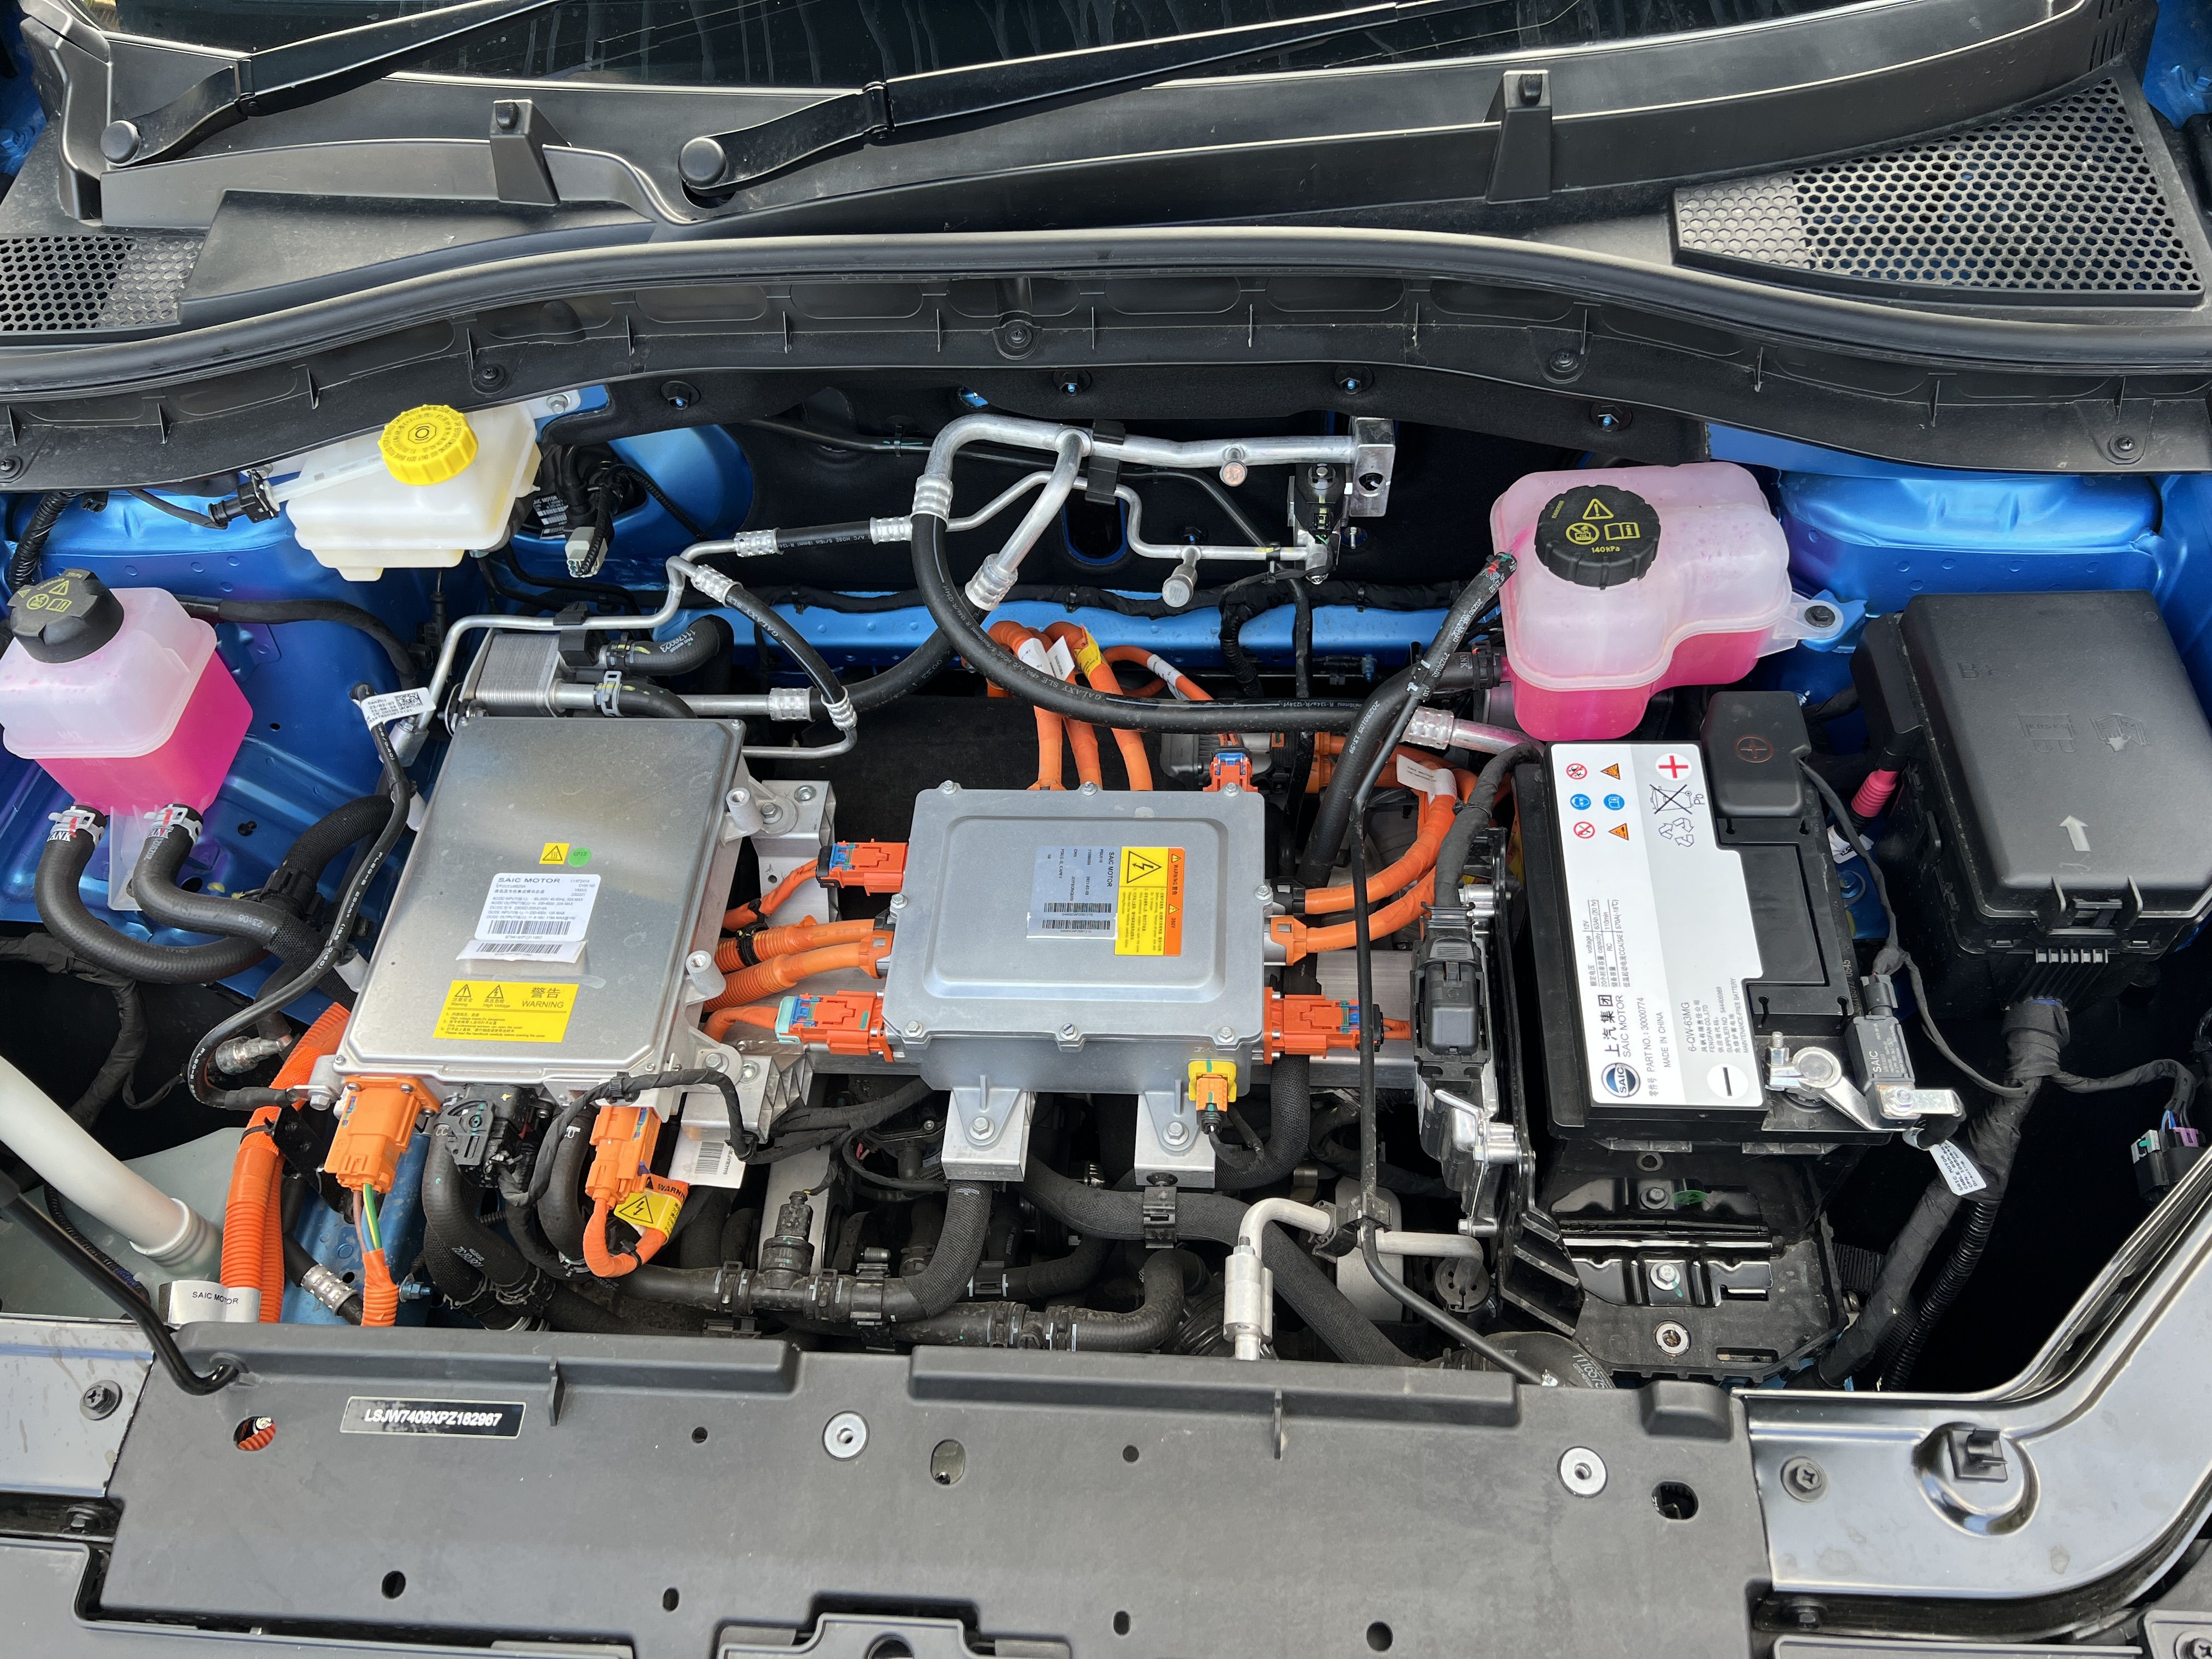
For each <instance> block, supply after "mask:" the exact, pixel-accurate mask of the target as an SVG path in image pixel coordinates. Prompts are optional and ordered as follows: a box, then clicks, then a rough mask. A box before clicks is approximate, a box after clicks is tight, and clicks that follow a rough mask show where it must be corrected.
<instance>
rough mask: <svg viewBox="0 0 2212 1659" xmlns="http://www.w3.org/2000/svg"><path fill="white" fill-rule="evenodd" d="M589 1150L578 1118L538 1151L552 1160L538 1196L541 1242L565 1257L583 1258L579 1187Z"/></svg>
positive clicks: (586, 1134)
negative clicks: (548, 1144)
mask: <svg viewBox="0 0 2212 1659" xmlns="http://www.w3.org/2000/svg"><path fill="white" fill-rule="evenodd" d="M591 1154H592V1137H591V1132H590V1130H589V1129H588V1128H587V1127H586V1126H585V1125H584V1123H583V1122H582V1121H580V1119H579V1120H575V1121H571V1122H570V1123H569V1124H568V1125H566V1126H565V1127H562V1130H561V1135H560V1139H559V1140H558V1141H557V1142H556V1144H555V1145H553V1146H550V1147H548V1148H546V1149H545V1150H544V1152H540V1153H538V1157H539V1158H550V1159H551V1160H552V1165H553V1178H552V1180H551V1181H550V1182H549V1183H548V1184H547V1186H546V1188H545V1194H544V1197H542V1198H540V1199H539V1200H538V1225H539V1226H540V1227H542V1228H544V1230H545V1242H546V1243H549V1244H550V1245H551V1246H552V1247H553V1248H554V1249H556V1250H558V1251H560V1253H561V1255H562V1257H563V1258H564V1259H565V1260H567V1261H582V1260H583V1259H584V1209H583V1202H582V1199H581V1197H580V1188H581V1187H582V1185H583V1181H584V1163H585V1160H586V1159H587V1158H590V1156H591Z"/></svg>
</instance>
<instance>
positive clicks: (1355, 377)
mask: <svg viewBox="0 0 2212 1659" xmlns="http://www.w3.org/2000/svg"><path fill="white" fill-rule="evenodd" d="M1367 386H1368V380H1367V376H1366V375H1365V374H1364V373H1362V372H1361V371H1360V370H1358V369H1356V368H1340V369H1339V370H1337V371H1336V389H1337V390H1338V391H1339V392H1344V393H1346V394H1347V395H1348V396H1351V397H1354V398H1356V397H1358V395H1359V394H1360V393H1361V392H1364V391H1366V390H1367Z"/></svg>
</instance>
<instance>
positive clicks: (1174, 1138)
mask: <svg viewBox="0 0 2212 1659" xmlns="http://www.w3.org/2000/svg"><path fill="white" fill-rule="evenodd" d="M1160 1139H1162V1140H1164V1141H1165V1142H1166V1143H1167V1144H1168V1145H1169V1146H1182V1144H1183V1143H1184V1142H1185V1141H1187V1140H1188V1139H1190V1125H1189V1124H1188V1123H1185V1122H1184V1121H1182V1119H1181V1118H1170V1119H1169V1120H1168V1123H1167V1126H1166V1127H1164V1128H1163V1129H1162V1130H1161V1131H1160Z"/></svg>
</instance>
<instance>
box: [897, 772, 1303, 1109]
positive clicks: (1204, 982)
mask: <svg viewBox="0 0 2212 1659" xmlns="http://www.w3.org/2000/svg"><path fill="white" fill-rule="evenodd" d="M1263 811H1264V809H1263V807H1262V805H1261V800H1260V798H1259V797H1258V796H1257V795H1255V794H1253V793H1250V792H1249V790H1235V791H1231V790H1222V791H1218V792H1214V793H1190V794H1183V793H1172V794H1170V793H1158V794H1153V793H1101V794H1084V793H1046V792H1039V791H1034V790H1006V789H989V790H985V789H960V788H957V787H954V786H952V785H951V784H947V785H945V787H942V788H940V789H933V790H931V791H929V792H927V793H925V794H923V795H922V796H921V798H920V799H918V800H917V801H916V802H915V811H914V828H913V831H912V833H911V836H910V837H909V839H908V845H907V864H906V884H905V888H904V896H905V902H904V903H903V904H902V905H901V906H900V907H899V908H898V910H897V913H896V914H897V916H898V944H897V946H896V949H895V950H894V951H892V953H891V961H890V974H889V975H888V977H887V979H886V981H885V983H884V1019H885V1022H886V1023H887V1024H888V1025H889V1026H890V1030H891V1033H892V1036H893V1037H894V1039H895V1040H896V1042H898V1043H899V1045H900V1048H901V1049H902V1052H903V1053H904V1054H906V1056H907V1058H908V1060H910V1061H911V1062H913V1064H914V1065H915V1067H916V1068H917V1069H918V1070H919V1071H920V1072H921V1074H922V1075H923V1076H924V1077H926V1078H927V1079H929V1080H930V1082H932V1083H933V1084H934V1085H937V1086H938V1087H939V1088H941V1089H967V1088H973V1087H975V1086H977V1085H979V1083H981V1080H982V1079H988V1080H989V1084H990V1086H991V1087H993V1088H1000V1087H1005V1088H1009V1089H1015V1090H1024V1091H1030V1090H1038V1089H1071V1090H1073V1089H1082V1090H1095V1091H1102V1092H1107V1093H1121V1094H1141V1093H1144V1092H1146V1091H1164V1090H1176V1089H1179V1088H1180V1087H1181V1086H1182V1083H1183V1080H1184V1079H1185V1078H1186V1076H1187V1074H1188V1069H1189V1066H1190V1062H1191V1061H1192V1060H1222V1059H1231V1060H1236V1061H1237V1066H1238V1086H1239V1088H1240V1090H1241V1088H1242V1087H1243V1084H1244V1082H1245V1080H1246V1078H1245V1072H1246V1067H1247V1065H1248V1063H1249V1060H1250V1059H1251V1058H1252V1056H1253V1054H1254V1053H1255V1050H1256V1048H1257V1044H1258V1040H1259V1038H1260V1036H1261V1025H1262V1021H1263V1018H1264V1003H1263V998H1262V992H1263V969H1264V966H1265V963H1264V960H1263V957H1262V947H1263V944H1264V939H1265V933H1266V928H1267V911H1268V906H1267V895H1266V885H1267V873H1266V865H1265V860H1264V857H1263V854H1262V822H1263Z"/></svg>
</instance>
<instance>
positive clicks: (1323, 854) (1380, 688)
mask: <svg viewBox="0 0 2212 1659" xmlns="http://www.w3.org/2000/svg"><path fill="white" fill-rule="evenodd" d="M1411 684H1413V670H1412V669H1411V668H1401V669H1400V670H1399V671H1397V672H1396V673H1395V674H1393V675H1391V676H1390V678H1389V679H1387V680H1384V681H1383V683H1382V684H1379V685H1377V686H1376V688H1375V689H1374V690H1372V691H1370V692H1369V693H1368V694H1367V701H1366V702H1363V703H1361V704H1360V705H1359V714H1358V719H1357V720H1354V721H1353V722H1352V729H1351V730H1350V731H1349V732H1346V734H1345V738H1344V748H1343V749H1342V750H1341V751H1340V753H1339V754H1338V756H1337V757H1336V769H1335V770H1334V772H1332V773H1330V774H1329V779H1328V788H1326V789H1324V790H1322V796H1321V805H1318V806H1316V808H1315V809H1314V821H1313V829H1311V831H1310V832H1309V833H1308V835H1307V836H1306V850H1305V852H1304V855H1303V856H1302V857H1300V859H1299V860H1298V868H1297V880H1298V882H1299V884H1300V885H1302V886H1306V887H1318V886H1320V885H1321V884H1322V883H1323V882H1325V881H1327V880H1328V872H1330V871H1332V870H1334V869H1335V868H1336V858H1337V854H1339V853H1340V852H1342V851H1343V850H1344V832H1345V831H1346V829H1349V828H1351V825H1352V797H1353V796H1354V795H1356V794H1358V793H1359V785H1360V781H1361V780H1362V779H1364V777H1365V776H1366V775H1367V769H1368V767H1369V766H1370V765H1371V764H1373V763H1374V760H1375V757H1376V755H1377V754H1378V753H1379V752H1381V750H1382V747H1383V744H1386V743H1388V742H1389V740H1390V736H1391V733H1392V732H1395V731H1396V730H1397V726H1398V716H1399V715H1400V714H1403V713H1404V712H1405V708H1406V688H1407V686H1409V685H1411Z"/></svg>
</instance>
